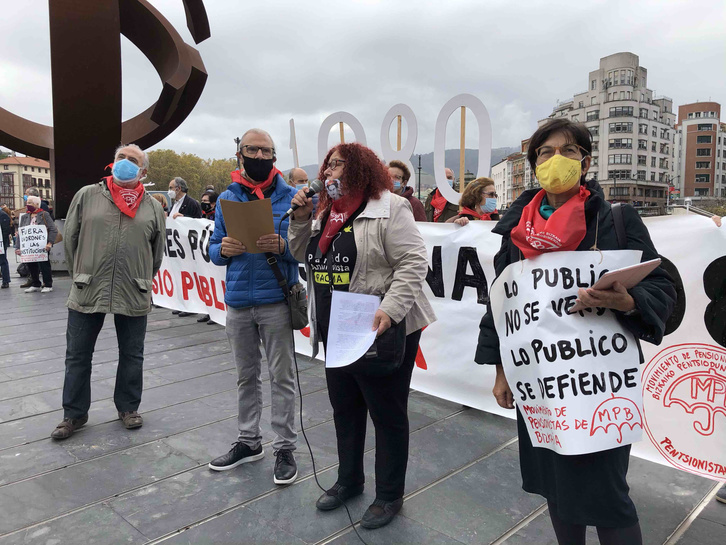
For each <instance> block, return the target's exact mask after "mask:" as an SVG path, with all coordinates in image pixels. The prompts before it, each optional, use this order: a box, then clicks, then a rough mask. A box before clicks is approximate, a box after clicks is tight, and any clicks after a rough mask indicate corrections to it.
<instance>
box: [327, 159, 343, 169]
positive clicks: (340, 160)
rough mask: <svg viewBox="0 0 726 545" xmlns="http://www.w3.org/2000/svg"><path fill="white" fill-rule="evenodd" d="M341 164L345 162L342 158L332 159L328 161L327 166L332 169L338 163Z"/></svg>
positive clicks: (336, 166)
mask: <svg viewBox="0 0 726 545" xmlns="http://www.w3.org/2000/svg"><path fill="white" fill-rule="evenodd" d="M343 164H345V161H344V160H343V159H332V160H330V161H328V168H329V169H333V170H334V169H336V168H338V165H343Z"/></svg>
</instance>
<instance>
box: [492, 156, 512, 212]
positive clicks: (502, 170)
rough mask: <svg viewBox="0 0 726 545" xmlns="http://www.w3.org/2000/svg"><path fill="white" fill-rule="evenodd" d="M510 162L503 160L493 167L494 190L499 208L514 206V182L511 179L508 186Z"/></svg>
mask: <svg viewBox="0 0 726 545" xmlns="http://www.w3.org/2000/svg"><path fill="white" fill-rule="evenodd" d="M508 164H509V161H507V159H506V158H505V159H502V160H501V161H499V162H498V163H497V164H496V165H494V166H493V167H492V180H494V190H495V191H496V192H497V195H498V196H497V208H498V209H500V210H501V209H503V208H509V206H510V205H511V204H512V183H511V182H512V180H511V176H510V177H509V184H507V172H508V166H507V165H508Z"/></svg>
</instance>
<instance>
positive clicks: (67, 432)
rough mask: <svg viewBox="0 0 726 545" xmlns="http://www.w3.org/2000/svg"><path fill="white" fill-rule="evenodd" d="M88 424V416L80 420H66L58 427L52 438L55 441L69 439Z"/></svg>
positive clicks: (85, 415)
mask: <svg viewBox="0 0 726 545" xmlns="http://www.w3.org/2000/svg"><path fill="white" fill-rule="evenodd" d="M86 422H88V415H87V414H84V415H83V416H81V417H79V418H64V419H63V421H62V422H61V423H60V424H58V425H57V426H56V428H55V429H54V430H53V433H51V434H50V436H51V437H52V438H53V439H68V438H69V437H70V436H71V435H73V432H75V431H76V430H77V429H78V428H80V427H81V426H83V425H84V424H85V423H86Z"/></svg>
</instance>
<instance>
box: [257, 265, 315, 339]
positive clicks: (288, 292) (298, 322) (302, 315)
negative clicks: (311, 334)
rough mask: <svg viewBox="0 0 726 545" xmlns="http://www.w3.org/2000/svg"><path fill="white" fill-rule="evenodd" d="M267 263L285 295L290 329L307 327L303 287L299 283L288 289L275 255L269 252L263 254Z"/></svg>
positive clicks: (305, 294) (305, 300)
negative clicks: (288, 308) (290, 322)
mask: <svg viewBox="0 0 726 545" xmlns="http://www.w3.org/2000/svg"><path fill="white" fill-rule="evenodd" d="M265 257H266V258H267V263H268V264H269V265H270V268H271V269H272V273H273V274H274V275H275V279H276V280H277V284H278V285H279V286H280V289H282V293H283V294H284V295H285V302H286V303H287V304H288V306H289V307H290V314H291V315H292V328H293V329H302V328H304V327H307V325H308V298H307V293H306V292H305V286H303V285H302V284H301V283H300V282H298V283H297V284H294V285H293V286H292V287H290V288H288V285H287V279H286V278H285V275H283V274H282V271H281V270H280V265H278V263H277V258H276V257H275V254H271V253H269V252H266V253H265Z"/></svg>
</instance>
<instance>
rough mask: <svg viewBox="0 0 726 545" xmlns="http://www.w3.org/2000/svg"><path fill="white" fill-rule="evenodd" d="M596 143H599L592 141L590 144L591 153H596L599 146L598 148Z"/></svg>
mask: <svg viewBox="0 0 726 545" xmlns="http://www.w3.org/2000/svg"><path fill="white" fill-rule="evenodd" d="M598 143H599V142H598V141H597V140H594V141H593V142H592V151H597V150H598V147H599V146H598Z"/></svg>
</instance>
